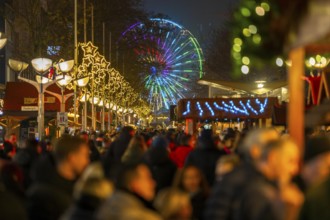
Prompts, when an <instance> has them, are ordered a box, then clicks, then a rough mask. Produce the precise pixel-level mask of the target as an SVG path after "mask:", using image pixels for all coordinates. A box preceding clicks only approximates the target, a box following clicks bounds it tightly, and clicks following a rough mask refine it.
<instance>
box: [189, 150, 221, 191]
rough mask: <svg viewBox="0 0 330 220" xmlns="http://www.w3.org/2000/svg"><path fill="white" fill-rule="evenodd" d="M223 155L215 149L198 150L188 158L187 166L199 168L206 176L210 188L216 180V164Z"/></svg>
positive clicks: (192, 152)
mask: <svg viewBox="0 0 330 220" xmlns="http://www.w3.org/2000/svg"><path fill="white" fill-rule="evenodd" d="M222 155H224V153H223V152H222V151H220V150H218V149H216V148H215V147H210V148H209V147H205V148H197V149H195V150H193V151H191V152H190V154H189V155H188V156H187V159H186V164H185V165H187V166H189V165H193V166H196V167H198V168H199V169H200V170H201V171H202V173H203V174H204V175H205V178H206V180H207V183H208V184H209V186H212V185H213V183H214V179H215V167H216V163H217V161H218V159H219V158H220V157H221V156H222Z"/></svg>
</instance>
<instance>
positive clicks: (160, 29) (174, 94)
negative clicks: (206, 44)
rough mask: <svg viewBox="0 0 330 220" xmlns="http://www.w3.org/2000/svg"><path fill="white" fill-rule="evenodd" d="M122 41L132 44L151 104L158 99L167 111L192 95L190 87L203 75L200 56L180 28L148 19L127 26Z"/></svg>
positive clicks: (195, 44)
mask: <svg viewBox="0 0 330 220" xmlns="http://www.w3.org/2000/svg"><path fill="white" fill-rule="evenodd" d="M122 38H124V39H129V40H130V41H134V42H135V45H138V46H136V47H135V48H134V51H135V53H136V54H137V57H138V62H139V64H140V65H141V66H142V68H141V72H140V73H139V76H140V77H142V78H143V85H144V86H145V88H146V89H147V91H148V93H149V100H150V101H151V100H152V99H153V97H155V94H158V96H160V97H161V107H164V108H166V109H169V106H170V105H172V104H176V103H177V101H178V100H179V99H181V98H185V97H190V96H191V88H192V87H193V85H194V84H196V82H197V80H198V79H199V78H201V77H202V76H203V74H204V72H203V60H204V58H203V53H202V49H201V48H200V46H199V43H198V42H197V40H196V38H195V37H194V36H193V35H192V33H191V32H190V31H188V30H187V29H185V28H184V27H182V26H181V25H179V24H177V23H175V22H173V21H170V20H167V19H157V18H154V19H150V22H148V23H142V22H138V23H136V24H134V25H132V26H131V27H129V28H128V29H127V30H126V31H125V32H124V33H123V34H122Z"/></svg>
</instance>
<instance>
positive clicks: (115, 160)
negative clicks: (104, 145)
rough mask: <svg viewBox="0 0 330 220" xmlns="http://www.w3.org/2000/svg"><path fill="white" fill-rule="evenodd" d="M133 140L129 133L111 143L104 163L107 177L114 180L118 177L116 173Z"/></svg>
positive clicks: (122, 134)
mask: <svg viewBox="0 0 330 220" xmlns="http://www.w3.org/2000/svg"><path fill="white" fill-rule="evenodd" d="M131 138H132V137H131V135H130V134H129V133H128V132H124V133H121V134H120V136H119V138H118V139H117V140H115V141H114V142H112V143H111V145H110V147H109V149H108V151H107V152H106V154H105V156H104V158H103V161H102V163H103V167H104V173H105V175H106V176H108V177H110V178H113V177H114V176H115V175H116V174H115V172H116V170H117V169H118V167H119V166H120V164H121V158H122V156H123V155H124V153H125V151H126V149H127V148H128V144H129V142H130V141H131Z"/></svg>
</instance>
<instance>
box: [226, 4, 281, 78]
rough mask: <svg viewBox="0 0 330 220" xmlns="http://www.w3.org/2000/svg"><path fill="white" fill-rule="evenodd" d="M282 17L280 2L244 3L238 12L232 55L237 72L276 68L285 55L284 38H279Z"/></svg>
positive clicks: (233, 30)
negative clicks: (280, 17)
mask: <svg viewBox="0 0 330 220" xmlns="http://www.w3.org/2000/svg"><path fill="white" fill-rule="evenodd" d="M279 16H280V11H279V8H278V6H277V4H276V1H272V0H244V1H241V3H240V5H239V7H238V8H237V10H236V11H235V13H234V19H233V22H232V33H231V35H232V40H231V44H232V49H231V55H232V59H233V63H234V71H235V72H236V73H238V72H241V67H242V65H246V66H248V67H249V68H255V69H262V68H263V67H265V66H267V65H271V66H274V64H275V59H276V58H277V57H279V56H282V50H283V45H284V38H280V37H278V36H279V35H278V34H277V32H276V29H277V28H276V25H277V24H276V23H274V22H275V21H277V20H278V17H279Z"/></svg>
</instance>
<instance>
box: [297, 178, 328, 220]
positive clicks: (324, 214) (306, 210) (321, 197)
mask: <svg viewBox="0 0 330 220" xmlns="http://www.w3.org/2000/svg"><path fill="white" fill-rule="evenodd" d="M328 219H330V178H328V180H326V181H325V182H323V183H322V184H320V185H318V186H315V187H313V188H312V189H310V190H309V191H308V192H307V195H306V198H305V203H304V205H303V207H302V209H301V213H300V216H299V220H328Z"/></svg>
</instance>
